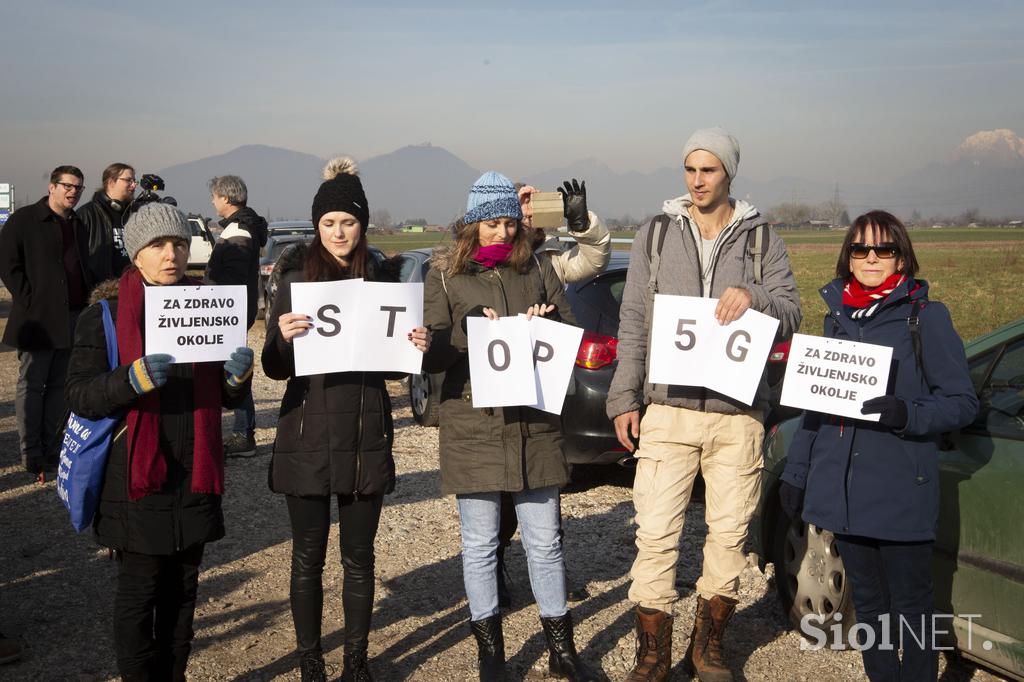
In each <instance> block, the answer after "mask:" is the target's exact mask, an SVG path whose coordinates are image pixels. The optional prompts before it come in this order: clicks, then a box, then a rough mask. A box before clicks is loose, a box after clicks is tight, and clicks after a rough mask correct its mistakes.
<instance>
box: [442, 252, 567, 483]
mask: <svg viewBox="0 0 1024 682" xmlns="http://www.w3.org/2000/svg"><path fill="white" fill-rule="evenodd" d="M449 256H450V252H448V251H447V250H444V251H440V252H439V253H435V255H434V257H433V259H432V268H431V270H430V272H429V274H428V276H427V281H426V288H425V291H424V298H425V303H424V308H423V320H424V324H425V325H426V326H427V327H429V328H430V330H431V331H432V332H433V340H432V341H431V345H430V350H428V351H427V354H426V356H425V357H424V361H423V368H424V370H425V371H427V372H445V377H444V383H443V384H442V388H441V395H440V400H441V403H440V450H441V491H442V493H444V494H446V495H450V494H460V493H481V492H494V491H520V490H525V489H534V490H535V489H539V488H544V487H548V486H553V485H554V486H563V485H565V484H566V483H567V482H568V480H569V465H568V462H567V461H566V458H565V454H564V453H563V451H562V432H561V419H560V418H559V417H558V415H554V414H549V413H547V412H541V411H540V410H535V409H533V408H530V407H495V408H474V407H473V388H472V385H471V384H470V378H469V355H468V352H467V339H466V333H465V331H463V324H462V320H463V318H464V317H465V316H466V313H467V312H469V311H471V310H473V309H474V308H476V307H477V306H484V307H489V308H493V309H494V310H495V311H497V313H498V315H499V316H501V317H505V316H507V315H518V314H519V313H525V312H526V311H527V309H528V308H529V307H530V306H531V305H534V304H537V303H548V304H554V305H555V306H556V309H555V311H554V312H553V313H551V314H549V315H548V317H549V318H551V319H555V320H559V321H561V322H566V323H569V324H576V320H575V318H574V317H573V315H572V310H571V309H570V308H569V302H568V299H567V298H566V296H565V289H564V287H563V285H562V283H561V281H560V280H559V279H558V275H557V274H556V273H555V270H554V268H553V267H552V266H551V262H550V260H549V258H548V257H547V256H546V255H538V256H534V257H532V258H531V259H530V260H529V261H528V264H527V270H526V272H523V273H520V272H517V271H516V270H514V269H513V268H511V267H509V266H507V265H504V264H502V265H499V266H498V267H496V268H486V267H484V266H482V265H479V264H478V263H475V262H472V261H471V262H470V263H469V266H468V268H467V269H466V270H465V271H463V272H461V273H459V274H457V275H454V276H452V275H448V274H444V272H445V270H446V269H447V266H448V259H449Z"/></svg>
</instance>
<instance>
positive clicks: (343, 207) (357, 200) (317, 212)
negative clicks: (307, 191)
mask: <svg viewBox="0 0 1024 682" xmlns="http://www.w3.org/2000/svg"><path fill="white" fill-rule="evenodd" d="M331 211H344V212H345V213H351V214H352V215H354V216H355V217H356V218H358V219H359V226H360V227H361V228H362V230H363V233H365V232H366V228H367V227H368V226H369V224H370V205H369V203H368V202H367V201H366V194H365V193H364V192H363V183H362V182H360V181H359V169H358V168H357V167H356V162H355V161H353V160H352V159H351V158H349V157H347V156H339V157H337V158H334V159H331V160H330V161H328V162H327V165H326V166H325V167H324V181H323V183H322V184H321V185H320V189H318V190H317V192H316V196H315V197H313V227H317V226H318V225H319V224H320V218H322V217H323V215H324V214H325V213H330V212H331Z"/></svg>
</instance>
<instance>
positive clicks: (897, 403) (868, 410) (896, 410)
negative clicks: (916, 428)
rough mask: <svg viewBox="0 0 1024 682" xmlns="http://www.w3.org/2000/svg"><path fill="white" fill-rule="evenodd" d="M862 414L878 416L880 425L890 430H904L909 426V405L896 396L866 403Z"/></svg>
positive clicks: (874, 399) (883, 397)
mask: <svg viewBox="0 0 1024 682" xmlns="http://www.w3.org/2000/svg"><path fill="white" fill-rule="evenodd" d="M860 413H861V414H877V415H879V417H878V423H879V424H882V425H884V426H888V427H889V428H890V429H896V430H899V429H902V428H904V427H905V426H906V425H907V404H906V403H905V402H903V401H902V400H901V399H900V398H897V397H896V396H894V395H883V396H879V397H877V398H872V399H871V400H866V401H864V405H863V406H861V408H860Z"/></svg>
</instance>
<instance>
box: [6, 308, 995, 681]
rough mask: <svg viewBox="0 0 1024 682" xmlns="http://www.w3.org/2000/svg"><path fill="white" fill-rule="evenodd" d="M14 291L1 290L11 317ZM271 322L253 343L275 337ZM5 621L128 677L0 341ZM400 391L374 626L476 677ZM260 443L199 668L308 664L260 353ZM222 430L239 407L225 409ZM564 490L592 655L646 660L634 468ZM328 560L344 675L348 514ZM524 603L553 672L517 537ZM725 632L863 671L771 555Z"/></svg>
mask: <svg viewBox="0 0 1024 682" xmlns="http://www.w3.org/2000/svg"><path fill="white" fill-rule="evenodd" d="M9 303H10V301H9V296H8V294H7V292H6V290H3V289H0V319H2V323H0V324H3V323H6V318H7V312H8V310H9V307H10V305H9ZM262 337H263V327H262V323H261V322H257V323H256V326H255V327H254V328H253V330H252V333H251V336H250V342H251V344H252V345H253V347H255V348H259V347H261V345H262ZM0 375H2V376H5V377H7V379H5V380H4V382H3V386H2V388H0V629H2V630H3V632H4V633H5V634H8V635H9V636H11V635H13V636H18V637H20V638H21V640H22V642H23V645H24V655H23V659H22V661H20V662H18V663H15V664H11V665H7V666H2V667H0V679H3V680H108V679H116V667H115V662H114V656H113V642H112V636H111V635H112V633H111V625H110V622H111V616H112V613H111V612H112V604H113V594H114V588H115V580H116V577H115V576H116V570H115V565H114V563H113V562H111V561H109V560H108V558H107V552H106V550H102V549H99V548H98V546H97V545H96V544H95V543H94V541H93V540H92V538H91V536H90V534H89V533H88V532H86V533H83V534H81V535H75V533H74V532H73V531H72V529H71V527H70V524H69V523H68V521H67V515H66V513H65V511H64V509H63V508H62V507H61V505H60V503H59V501H58V499H57V496H56V492H55V489H54V484H53V483H52V482H47V483H46V484H45V485H38V484H37V483H35V482H33V480H32V478H31V477H30V476H29V475H28V474H26V473H24V472H23V471H22V470H21V468H20V461H19V457H18V440H17V431H16V428H15V422H14V388H15V381H16V377H17V357H16V353H15V352H14V351H13V350H11V349H9V348H7V347H4V346H0ZM389 388H390V390H391V393H392V396H393V397H394V399H395V400H394V402H395V417H396V420H395V426H396V443H395V460H396V461H397V464H398V485H397V489H396V491H395V493H394V494H393V495H391V496H390V497H388V498H387V501H386V503H385V506H384V512H383V517H382V519H381V523H380V530H379V533H378V535H377V594H376V610H375V614H374V623H373V630H372V632H371V634H370V655H371V657H372V659H371V668H372V670H373V673H374V675H375V678H376V679H378V680H472V679H475V661H476V658H475V657H476V646H475V644H474V642H473V640H472V637H471V636H470V635H469V629H468V627H467V625H466V621H467V619H468V617H469V610H468V608H467V606H466V601H465V598H464V596H463V588H462V571H461V561H460V558H459V532H458V517H457V514H456V511H455V505H454V501H453V499H452V498H450V497H441V496H440V494H439V489H440V486H439V480H438V478H439V477H438V470H437V431H436V429H426V428H422V427H419V426H417V425H416V424H415V423H414V422H413V420H412V417H411V414H410V410H409V401H408V398H407V396H406V392H405V390H404V385H403V384H402V383H399V382H393V383H392V384H390V386H389ZM254 391H255V398H256V406H257V411H258V426H259V428H258V431H257V440H258V443H259V449H258V451H257V454H256V456H255V457H253V458H250V459H231V460H228V464H227V494H226V495H225V499H224V513H225V516H226V521H227V526H228V536H227V537H226V538H225V539H223V540H221V541H220V542H216V543H213V544H211V545H210V546H208V547H207V550H206V555H205V559H204V562H203V572H202V574H201V579H200V586H199V598H200V603H199V606H198V609H197V613H196V640H195V644H194V650H193V653H192V658H191V661H190V666H189V674H190V678H191V679H194V680H278V679H280V680H290V679H294V680H297V679H298V677H299V676H298V672H297V670H296V667H295V666H296V664H295V660H294V658H293V655H292V650H293V647H294V638H293V633H292V627H291V617H290V612H289V608H288V571H289V561H290V543H289V531H288V523H287V513H286V510H285V505H284V500H283V498H281V497H280V496H277V495H274V494H272V493H271V492H270V491H269V490H268V489H267V485H266V475H267V465H268V463H269V459H270V450H271V447H272V444H273V439H274V425H275V423H276V420H277V409H278V406H279V404H280V396H281V394H282V391H283V383H278V382H273V381H270V380H268V379H267V378H266V377H265V376H263V375H262V373H261V372H260V371H259V370H258V369H257V374H256V379H255V382H254ZM225 428H227V420H226V419H225ZM577 473H579V474H580V476H579V478H580V480H579V481H578V482H576V483H574V484H573V486H572V487H571V488H570V489H569V490H567V491H565V492H564V494H563V497H562V509H563V513H564V515H565V535H566V553H567V561H568V567H569V570H570V573H571V576H572V577H571V580H572V582H573V583H575V584H579V583H583V582H584V581H585V583H586V587H587V590H588V591H589V594H590V597H589V598H587V599H585V600H584V601H582V602H579V603H577V604H575V605H573V614H574V618H575V620H576V623H577V627H576V642H577V646H578V648H579V650H580V652H581V655H582V656H583V657H584V658H585V659H587V660H589V661H591V662H594V663H596V662H600V667H601V668H602V669H603V670H604V672H605V673H606V675H607V677H608V679H612V680H621V679H623V678H624V677H625V675H626V672H627V671H628V670H629V668H630V667H631V665H632V661H633V654H634V637H633V632H632V613H631V610H630V604H628V603H627V600H626V594H627V590H628V572H629V567H630V564H631V562H632V559H633V556H634V547H633V533H634V525H633V508H632V503H631V498H630V477H629V474H628V473H627V472H624V471H622V470H619V469H615V468H602V469H600V470H597V469H587V470H585V471H582V472H577ZM703 514H704V507H703V504H702V502H701V501H700V500H697V499H695V500H694V502H693V503H692V504H691V506H690V510H689V514H688V515H687V524H686V528H685V531H684V537H683V540H682V548H681V554H680V564H679V578H678V581H679V589H680V592H681V595H682V599H681V600H680V603H679V604H678V605H677V608H676V615H677V619H676V622H675V635H674V642H675V650H674V653H675V656H674V659H675V660H676V662H677V665H676V669H675V670H674V671H673V679H687V676H686V674H685V673H683V672H682V670H681V669H680V668H679V665H678V660H679V658H680V656H681V654H682V652H683V651H684V649H685V646H686V644H687V637H688V634H689V630H690V627H691V625H692V613H693V609H694V606H695V603H696V596H695V593H694V591H693V590H694V584H695V582H696V580H697V577H698V576H699V573H700V560H701V546H702V544H703V539H704V535H705V534H706V531H707V528H706V526H705V525H704V523H703ZM331 547H332V550H331V554H330V556H332V557H334V560H333V561H332V560H330V559H329V560H328V564H327V568H326V571H325V574H324V586H325V590H326V596H327V598H326V603H325V609H324V611H325V613H324V648H325V650H326V659H327V661H328V663H329V664H332V665H333V666H335V668H336V674H338V675H340V671H341V660H342V651H341V643H342V617H341V598H340V589H341V573H340V562H339V561H338V560H337V554H336V552H337V528H336V527H335V529H334V530H333V531H332V538H331ZM508 566H509V569H510V572H511V577H512V581H513V600H514V603H513V608H512V610H511V611H510V612H509V613H507V614H506V616H505V621H504V622H505V641H506V650H507V655H508V659H509V669H510V670H512V671H514V675H513V679H519V678H521V679H528V680H532V679H543V678H544V677H545V674H544V663H545V662H546V656H544V651H545V650H544V641H543V635H542V633H541V631H540V624H539V621H538V616H537V611H536V608H535V606H534V605H533V604H532V597H531V595H530V590H529V580H528V577H527V573H526V562H525V557H524V554H523V550H522V547H521V546H520V545H519V543H518V538H517V539H516V541H515V542H514V543H513V546H512V548H511V551H510V553H509V557H508ZM740 589H741V603H740V607H739V610H738V613H737V615H736V617H735V618H734V619H733V621H732V624H731V627H730V631H729V637H728V639H727V649H726V658H727V661H728V662H729V663H730V664H731V665H732V666H733V667H734V668H735V669H736V670H742V675H741V676H739V677H738V679H746V680H786V681H789V680H859V679H864V677H863V673H862V670H861V664H860V657H859V654H857V653H856V652H853V651H831V650H822V651H801V649H800V637H799V635H797V634H795V633H794V632H793V631H791V630H789V629H788V627H787V623H786V620H785V618H784V617H783V614H782V610H781V608H780V607H779V605H778V601H777V598H776V596H775V590H774V584H773V580H772V567H771V566H769V567H768V570H767V572H766V573H762V572H761V571H759V570H757V569H756V568H749V569H748V570H747V571H746V572H744V574H743V576H742V578H741V588H740ZM941 665H942V670H943V673H942V676H941V679H942V680H944V681H945V682H951V681H959V680H979V681H989V680H998V679H1001V678H998V677H996V676H993V675H992V674H990V673H988V672H985V671H981V670H976V669H975V668H973V667H972V666H971V665H969V664H967V663H965V662H963V661H960V660H953V661H952V662H950V663H949V664H948V665H947V662H946V660H943V661H942V662H941Z"/></svg>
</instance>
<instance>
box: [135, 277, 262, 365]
mask: <svg viewBox="0 0 1024 682" xmlns="http://www.w3.org/2000/svg"><path fill="white" fill-rule="evenodd" d="M247 306H248V299H247V297H246V292H245V287H244V286H243V285H240V284H239V285H235V284H231V285H220V286H162V287H155V286H154V287H146V354H147V355H152V354H154V353H167V354H168V355H171V356H173V357H174V362H175V363H185V362H215V361H218V360H227V359H228V358H229V357H231V354H232V353H233V352H234V351H235V349H236V348H239V347H241V346H244V345H245V344H246V322H247V321H248V320H247V317H246V314H247V311H248V308H247Z"/></svg>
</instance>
